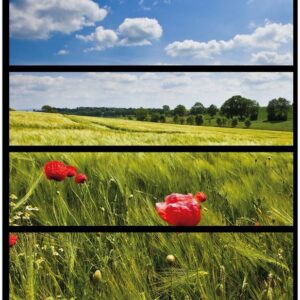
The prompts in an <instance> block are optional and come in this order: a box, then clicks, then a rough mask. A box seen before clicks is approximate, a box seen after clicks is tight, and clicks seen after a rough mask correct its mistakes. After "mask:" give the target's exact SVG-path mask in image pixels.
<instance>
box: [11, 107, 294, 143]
mask: <svg viewBox="0 0 300 300" xmlns="http://www.w3.org/2000/svg"><path fill="white" fill-rule="evenodd" d="M288 122H289V121H288ZM274 126H275V127H276V124H275V125H274ZM275 127H274V129H275ZM268 129H269V128H268ZM10 144H11V145H292V144H293V132H289V131H279V130H277V131H276V130H256V129H241V128H220V127H212V126H189V125H176V124H161V123H151V122H139V121H129V120H122V119H111V118H98V117H82V116H71V115H60V114H47V113H37V112H10Z"/></svg>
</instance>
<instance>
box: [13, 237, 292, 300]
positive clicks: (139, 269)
mask: <svg viewBox="0 0 300 300" xmlns="http://www.w3.org/2000/svg"><path fill="white" fill-rule="evenodd" d="M17 236H18V241H17V243H16V245H15V246H13V247H12V248H11V249H10V262H9V282H10V299H12V300H23V299H26V300H56V299H63V300H66V299H69V300H75V299H85V300H92V299H112V300H119V299H124V300H148V299H149V300H158V299H159V300H167V299H174V300H182V299H186V300H193V299H203V300H214V299H217V300H219V299H220V300H230V299H241V300H248V299H254V300H256V299H258V300H264V299H266V300H270V299H276V300H291V299H294V295H293V251H292V249H293V236H292V234H291V233H221V234H220V233H53V234H49V233H47V234H45V233H33V234H32V233H20V234H17ZM169 255H171V257H170V256H169ZM167 256H169V257H168V259H167V258H166V257H167Z"/></svg>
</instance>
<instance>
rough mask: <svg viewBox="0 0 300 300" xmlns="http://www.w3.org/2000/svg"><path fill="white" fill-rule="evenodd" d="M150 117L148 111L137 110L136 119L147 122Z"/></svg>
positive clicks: (143, 109) (141, 108)
mask: <svg viewBox="0 0 300 300" xmlns="http://www.w3.org/2000/svg"><path fill="white" fill-rule="evenodd" d="M147 116H148V110H147V109H145V108H143V107H140V108H138V109H137V110H136V119H137V120H138V121H145V120H146V119H147Z"/></svg>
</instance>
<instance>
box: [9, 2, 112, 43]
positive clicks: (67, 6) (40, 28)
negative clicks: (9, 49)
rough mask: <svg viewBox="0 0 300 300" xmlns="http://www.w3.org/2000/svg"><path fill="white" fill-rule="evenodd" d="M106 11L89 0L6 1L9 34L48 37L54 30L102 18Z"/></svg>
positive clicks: (67, 30)
mask: <svg viewBox="0 0 300 300" xmlns="http://www.w3.org/2000/svg"><path fill="white" fill-rule="evenodd" d="M106 15H107V11H106V10H105V9H103V8H100V7H99V5H98V4H97V3H96V2H94V1H92V0H67V1H61V0H38V1H36V0H23V1H15V2H11V3H10V20H9V24H10V35H11V36H12V37H15V38H20V39H48V38H49V37H50V35H51V34H52V33H54V32H61V33H64V34H69V33H71V32H74V31H78V30H81V29H82V28H84V27H86V26H94V25H95V22H98V21H101V20H103V19H104V18H105V17H106Z"/></svg>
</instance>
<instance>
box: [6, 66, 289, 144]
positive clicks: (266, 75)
mask: <svg viewBox="0 0 300 300" xmlns="http://www.w3.org/2000/svg"><path fill="white" fill-rule="evenodd" d="M293 96H294V95H293V73H291V72H279V73H278V72H277V73H273V72H259V73H256V72H254V73H252V72H251V73H246V72H245V73H234V72H232V73H222V72H221V73H214V72H196V73H185V72H176V73H172V72H163V73H151V72H141V73H140V72H138V73H136V72H117V73H115V72H100V73H99V72H97V73H92V72H80V73H77V72H75V73H74V72H71V73H69V72H68V73H32V72H29V73H15V72H14V73H10V95H9V106H10V113H9V119H10V145H49V146H54V145H229V146H231V145H273V146H279V145H292V144H293V124H294V120H293V117H294V113H293V103H294V99H293Z"/></svg>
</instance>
